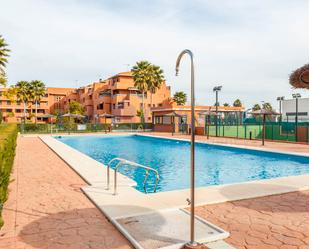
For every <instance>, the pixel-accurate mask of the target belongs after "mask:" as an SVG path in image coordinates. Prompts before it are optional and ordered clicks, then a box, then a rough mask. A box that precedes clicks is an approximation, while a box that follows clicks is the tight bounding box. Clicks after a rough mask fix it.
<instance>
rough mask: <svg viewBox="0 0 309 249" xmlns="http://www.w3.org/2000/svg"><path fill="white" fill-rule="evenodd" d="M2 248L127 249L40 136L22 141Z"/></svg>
mask: <svg viewBox="0 0 309 249" xmlns="http://www.w3.org/2000/svg"><path fill="white" fill-rule="evenodd" d="M16 153H17V154H16V158H15V165H14V170H13V174H12V177H11V179H12V182H11V184H10V186H9V189H10V194H9V199H8V201H7V202H6V204H5V206H4V210H3V218H4V220H5V225H4V227H3V228H2V229H1V230H0V248H1V249H13V248H14V249H15V248H18V249H19V248H54V249H58V248H59V249H60V248H63V249H69V248H70V249H79V248H80V249H84V248H103V249H111V248H117V249H128V248H132V247H131V246H130V243H129V242H128V241H127V240H126V239H125V238H124V237H123V236H122V235H121V234H120V233H119V232H118V230H117V229H116V228H115V227H114V226H113V225H112V224H111V223H109V222H108V220H107V219H106V218H105V217H104V216H103V215H102V213H101V212H100V211H99V210H98V209H97V208H96V207H95V206H94V205H93V204H92V203H91V201H90V200H88V198H87V197H86V196H85V195H84V194H83V193H82V192H81V190H80V187H82V186H85V185H86V183H85V182H84V181H83V180H82V179H81V178H80V177H79V176H78V175H77V174H76V173H75V172H74V171H73V170H72V169H71V168H70V167H68V166H67V164H66V163H65V162H63V161H62V160H61V159H60V158H59V157H58V156H57V155H56V154H55V153H54V152H53V151H51V150H50V149H49V148H48V147H47V146H46V145H45V144H44V143H43V142H42V141H41V140H40V139H39V138H34V137H20V138H19V139H18V146H17V151H16Z"/></svg>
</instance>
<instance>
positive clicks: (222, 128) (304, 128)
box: [205, 122, 309, 143]
mask: <svg viewBox="0 0 309 249" xmlns="http://www.w3.org/2000/svg"><path fill="white" fill-rule="evenodd" d="M216 129H217V136H219V137H230V138H242V139H251V140H253V139H262V134H263V123H249V124H246V123H243V124H240V125H226V124H224V123H223V122H220V123H219V124H218V125H217V126H216V125H214V124H211V125H209V126H208V125H206V126H205V135H207V134H208V133H209V135H210V136H216ZM265 139H267V140H273V141H287V142H303V143H309V122H301V123H298V124H296V123H295V122H266V123H265Z"/></svg>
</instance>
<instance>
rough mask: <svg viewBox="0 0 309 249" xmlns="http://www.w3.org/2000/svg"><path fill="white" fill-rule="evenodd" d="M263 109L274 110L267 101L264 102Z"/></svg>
mask: <svg viewBox="0 0 309 249" xmlns="http://www.w3.org/2000/svg"><path fill="white" fill-rule="evenodd" d="M263 109H265V110H267V111H272V110H273V107H272V105H271V104H270V103H269V102H266V103H264V104H263Z"/></svg>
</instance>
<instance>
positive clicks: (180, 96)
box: [173, 91, 187, 105]
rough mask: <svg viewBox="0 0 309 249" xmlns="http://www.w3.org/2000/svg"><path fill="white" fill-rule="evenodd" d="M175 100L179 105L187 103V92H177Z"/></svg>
mask: <svg viewBox="0 0 309 249" xmlns="http://www.w3.org/2000/svg"><path fill="white" fill-rule="evenodd" d="M173 100H174V101H175V102H176V103H177V105H185V104H186V102H187V94H186V93H185V92H182V91H181V92H175V94H174V97H173Z"/></svg>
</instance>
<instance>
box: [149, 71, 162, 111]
mask: <svg viewBox="0 0 309 249" xmlns="http://www.w3.org/2000/svg"><path fill="white" fill-rule="evenodd" d="M151 71H152V73H151V76H152V79H151V80H150V81H149V85H148V90H149V91H150V94H151V100H150V103H151V106H152V94H154V93H156V91H157V90H158V89H159V88H160V87H161V85H162V84H163V82H164V75H163V70H162V69H161V68H160V67H159V66H156V65H151Z"/></svg>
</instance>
